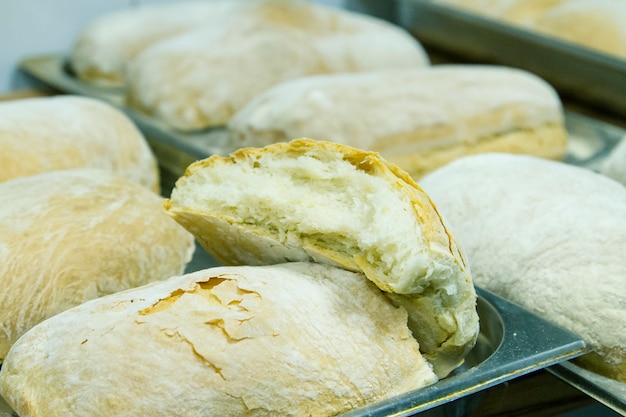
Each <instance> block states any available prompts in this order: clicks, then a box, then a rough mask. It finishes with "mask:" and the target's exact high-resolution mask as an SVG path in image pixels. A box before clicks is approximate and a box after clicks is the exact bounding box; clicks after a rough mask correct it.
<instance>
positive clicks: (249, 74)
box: [126, 0, 429, 131]
mask: <svg viewBox="0 0 626 417" xmlns="http://www.w3.org/2000/svg"><path fill="white" fill-rule="evenodd" d="M428 63H429V60H428V57H427V55H426V54H425V52H424V50H423V48H422V46H421V45H420V44H419V42H418V41H417V40H416V39H415V38H413V37H412V36H411V35H410V34H409V33H408V32H406V31H405V30H404V29H402V28H400V27H399V26H396V25H393V24H391V23H389V22H386V21H384V20H381V19H377V18H374V17H371V16H367V15H363V14H359V13H355V12H350V11H347V10H341V9H335V8H331V7H326V6H322V5H319V4H315V3H311V2H306V1H280V0H259V1H252V0H251V1H243V2H240V3H238V4H237V6H236V7H234V8H231V9H230V10H229V12H228V13H227V14H226V15H225V16H223V17H222V18H221V19H220V20H219V22H215V23H214V24H211V25H207V26H205V27H200V28H197V29H195V30H193V31H190V32H186V33H184V34H182V35H180V36H177V37H173V38H169V39H167V40H165V41H163V42H159V43H156V44H154V45H153V46H151V47H150V48H148V49H146V50H144V51H143V52H142V53H141V54H139V55H138V56H137V57H136V58H135V59H134V60H132V62H131V63H130V64H129V66H128V71H127V79H126V102H127V104H128V105H129V106H130V107H132V108H135V109H138V110H140V111H142V112H144V113H146V114H148V115H151V116H154V117H155V118H157V119H159V120H161V121H163V122H165V123H166V124H167V125H169V126H173V127H175V128H177V129H180V130H182V131H191V130H198V129H203V128H208V127H213V126H222V125H225V124H226V123H227V122H228V120H229V119H230V117H231V116H232V115H233V114H234V113H235V112H236V111H237V110H239V109H240V108H241V107H243V106H244V105H245V104H246V103H248V102H249V101H250V100H251V99H252V98H253V97H254V96H256V95H257V94H259V93H261V92H262V91H264V90H265V89H267V88H269V87H271V86H273V85H275V84H278V83H279V82H281V81H285V80H288V79H293V78H298V77H302V76H306V75H313V74H327V73H346V72H362V71H371V70H376V69H381V68H418V67H423V66H426V65H428Z"/></svg>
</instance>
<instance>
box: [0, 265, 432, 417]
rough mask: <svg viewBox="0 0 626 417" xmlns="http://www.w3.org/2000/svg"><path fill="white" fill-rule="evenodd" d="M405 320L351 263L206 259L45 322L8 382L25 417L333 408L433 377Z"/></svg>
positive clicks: (10, 361) (311, 412)
mask: <svg viewBox="0 0 626 417" xmlns="http://www.w3.org/2000/svg"><path fill="white" fill-rule="evenodd" d="M406 320H407V317H406V312H405V311H404V310H403V309H401V308H396V307H395V306H393V304H392V303H391V302H390V301H389V300H388V299H387V298H386V297H384V296H383V295H382V293H381V292H380V290H378V288H376V287H375V286H374V285H373V284H372V283H370V282H368V281H367V280H366V279H365V278H364V277H363V276H362V275H361V274H356V273H352V272H349V271H345V270H343V269H339V268H335V267H331V266H326V265H318V264H313V263H290V264H286V265H275V266H265V267H260V266H256V267H246V266H241V267H219V268H213V269H206V270H201V271H197V272H195V273H192V274H188V275H184V276H177V277H172V278H171V279H169V280H167V281H164V282H160V283H156V284H151V285H147V286H145V287H142V288H137V289H134V290H129V291H125V292H123V293H118V294H113V295H111V296H108V297H104V298H100V299H97V300H92V301H91V302H87V303H85V304H83V305H81V306H78V307H76V308H74V309H71V310H68V311H66V312H64V313H61V314H59V315H57V316H55V317H53V318H51V319H49V320H47V321H45V322H43V323H41V324H40V325H38V326H37V327H35V328H33V329H32V330H31V331H29V332H28V333H27V334H26V335H24V336H23V337H22V338H21V339H20V340H19V341H18V342H17V343H16V344H15V345H14V346H13V348H12V349H11V352H10V353H9V355H8V356H7V358H6V361H5V362H4V364H3V365H2V370H1V371H0V393H1V394H2V396H3V397H4V398H5V399H6V400H7V402H8V403H9V405H11V407H13V409H14V410H15V411H16V412H17V413H18V414H19V415H20V416H21V417H50V416H68V415H72V416H80V417H97V416H117V417H131V416H151V417H171V416H182V415H185V416H220V417H235V416H236V417H240V416H244V417H246V416H247V417H254V416H316V417H326V416H334V415H338V414H341V413H343V412H346V411H349V410H351V409H354V408H357V407H360V406H364V405H366V404H369V403H372V402H375V401H380V400H383V399H385V398H389V397H392V396H394V395H399V394H402V393H405V392H408V391H411V390H415V389H418V388H422V387H424V386H426V385H429V384H431V383H433V382H435V381H436V380H437V378H436V376H435V374H434V373H433V371H432V370H431V368H430V367H429V366H428V364H427V363H426V361H424V359H423V358H422V356H421V354H420V352H419V349H418V344H417V342H416V341H415V339H413V338H412V337H411V332H410V331H409V329H408V327H407V324H406Z"/></svg>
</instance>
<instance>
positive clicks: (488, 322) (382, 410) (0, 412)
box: [0, 256, 587, 417]
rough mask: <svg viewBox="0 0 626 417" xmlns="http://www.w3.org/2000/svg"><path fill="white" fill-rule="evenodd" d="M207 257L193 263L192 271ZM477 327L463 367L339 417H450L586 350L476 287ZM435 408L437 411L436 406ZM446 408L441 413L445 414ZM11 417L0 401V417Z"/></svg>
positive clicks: (565, 334) (558, 329) (559, 331)
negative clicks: (473, 397)
mask: <svg viewBox="0 0 626 417" xmlns="http://www.w3.org/2000/svg"><path fill="white" fill-rule="evenodd" d="M207 259H208V258H206V257H204V256H201V258H198V259H196V263H195V266H194V267H196V268H202V267H206V266H207V265H206V264H203V262H205V261H206V260H207ZM477 292H478V304H477V308H478V314H479V317H480V323H481V329H480V334H479V337H478V341H477V343H476V346H475V347H474V349H473V350H472V351H471V352H470V353H469V355H468V356H467V358H466V361H465V364H463V365H462V366H461V367H460V368H458V369H456V370H455V371H454V372H453V373H452V374H451V375H450V376H448V377H446V378H444V379H442V380H440V381H439V382H437V383H435V384H433V385H431V386H428V387H425V388H422V389H418V390H415V391H411V392H407V393H405V394H402V395H400V396H397V397H394V398H390V399H388V400H386V401H381V402H378V403H374V404H371V405H369V406H366V407H363V408H360V409H357V410H354V411H351V412H349V413H345V414H342V417H383V416H385V417H389V416H397V417H400V416H412V415H414V414H417V413H420V414H421V413H424V414H422V415H424V416H437V415H440V414H441V413H447V414H441V415H450V414H449V410H450V409H451V408H453V409H454V410H457V411H458V410H462V411H464V410H466V409H467V407H468V402H467V401H466V402H463V401H462V400H463V399H465V398H467V397H468V396H469V395H470V394H474V393H478V392H480V391H482V390H484V389H486V388H489V387H492V386H494V385H496V384H500V383H502V382H505V381H509V380H512V379H514V378H516V377H519V376H522V375H525V374H528V373H530V372H533V371H536V370H539V369H542V368H545V367H548V366H551V365H554V364H556V363H560V362H562V361H566V360H569V359H572V358H575V357H577V356H580V355H582V354H584V353H585V352H587V347H586V345H585V342H584V341H583V340H582V339H581V338H580V337H579V336H577V335H575V334H573V333H571V332H569V331H567V330H565V329H563V328H561V327H559V326H556V325H554V324H552V323H550V322H548V321H546V320H544V319H542V318H540V317H538V316H536V315H534V314H532V313H530V312H528V311H526V310H524V309H522V308H520V307H518V306H516V305H514V304H512V303H510V302H508V301H506V300H504V299H502V298H500V297H498V296H496V295H494V294H492V293H490V292H488V291H486V290H482V289H480V288H477ZM438 406H439V407H438ZM446 410H447V411H446ZM10 416H13V417H15V416H16V414H15V413H13V414H11V410H10V408H9V407H8V406H7V405H6V403H4V402H3V401H2V399H1V398H0V417H10Z"/></svg>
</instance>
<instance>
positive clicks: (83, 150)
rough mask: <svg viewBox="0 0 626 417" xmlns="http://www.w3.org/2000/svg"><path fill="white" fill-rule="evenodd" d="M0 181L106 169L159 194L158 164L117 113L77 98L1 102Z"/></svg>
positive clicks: (133, 128)
mask: <svg viewBox="0 0 626 417" xmlns="http://www.w3.org/2000/svg"><path fill="white" fill-rule="evenodd" d="M0 149H1V150H2V152H0V167H1V168H0V181H6V180H8V179H12V178H18V177H23V176H27V175H35V174H39V173H43V172H48V171H56V170H61V169H74V168H98V169H107V170H110V171H113V172H115V173H116V174H117V175H120V176H122V177H125V178H127V179H129V180H132V181H135V182H137V183H139V184H141V185H143V186H145V187H147V188H149V189H151V190H153V191H155V192H158V191H159V188H160V183H159V171H158V166H157V161H156V158H155V156H154V154H153V153H152V150H151V149H150V147H149V146H148V143H147V141H146V139H145V138H144V136H143V134H142V133H141V132H140V131H139V129H137V127H136V126H135V125H134V124H133V122H132V121H131V120H130V119H129V118H128V117H127V116H126V115H125V114H124V113H122V112H121V111H119V110H117V109H116V108H114V107H113V106H111V105H109V104H107V103H104V102H102V101H99V100H96V99H92V98H88V97H79V96H72V95H69V96H54V97H37V98H26V99H21V100H15V101H7V102H3V103H0Z"/></svg>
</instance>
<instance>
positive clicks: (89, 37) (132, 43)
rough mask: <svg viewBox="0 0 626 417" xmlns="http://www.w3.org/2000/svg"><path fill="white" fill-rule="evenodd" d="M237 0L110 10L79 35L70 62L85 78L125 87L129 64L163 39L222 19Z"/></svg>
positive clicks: (79, 75) (191, 2)
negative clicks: (110, 11) (111, 11)
mask: <svg viewBox="0 0 626 417" xmlns="http://www.w3.org/2000/svg"><path fill="white" fill-rule="evenodd" d="M235 3H236V1H235V0H221V1H220V0H212V1H183V2H177V3H170V4H147V5H146V4H144V5H140V6H139V7H136V8H131V9H124V10H121V11H117V12H113V13H108V14H106V15H103V16H101V17H99V18H97V19H96V20H94V21H92V22H90V23H89V24H88V25H87V26H86V27H85V28H83V29H82V30H81V32H80V33H79V34H78V35H77V37H76V39H75V40H74V42H73V44H72V49H71V51H70V57H69V59H70V64H71V67H72V69H73V71H74V72H75V73H76V75H77V76H78V77H79V78H80V79H82V80H85V81H89V82H96V83H101V84H109V85H115V86H122V85H123V84H124V78H125V72H126V65H127V64H128V62H130V61H131V60H132V59H133V58H134V57H135V56H137V55H138V54H139V53H140V52H141V51H143V50H144V49H146V48H147V47H149V46H150V45H153V44H155V43H157V42H159V41H161V40H164V39H167V38H169V37H172V36H175V35H178V34H180V33H183V32H186V31H188V30H191V29H192V28H195V27H197V26H200V25H207V24H211V22H213V21H215V20H219V19H220V17H221V16H223V15H224V13H226V11H227V10H228V8H230V7H232V6H233V5H234V4H235Z"/></svg>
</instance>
